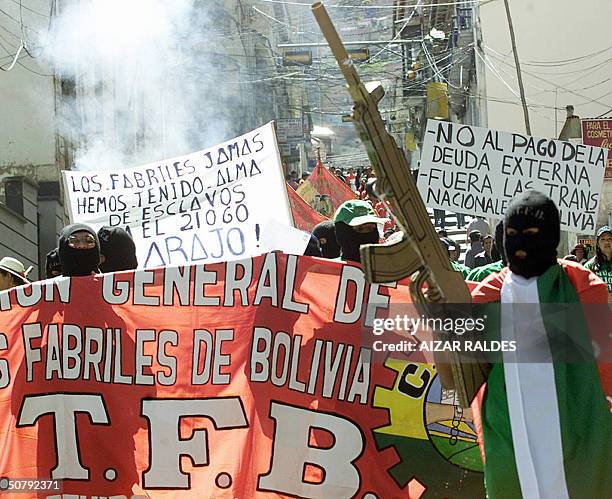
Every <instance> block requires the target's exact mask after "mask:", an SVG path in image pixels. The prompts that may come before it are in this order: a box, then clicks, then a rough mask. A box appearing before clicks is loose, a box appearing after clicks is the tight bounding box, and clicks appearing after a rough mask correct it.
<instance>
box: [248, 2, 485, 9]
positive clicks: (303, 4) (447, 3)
mask: <svg viewBox="0 0 612 499" xmlns="http://www.w3.org/2000/svg"><path fill="white" fill-rule="evenodd" d="M256 1H257V2H263V3H277V4H284V5H297V6H300V7H309V8H310V7H312V4H310V3H301V2H290V1H287V0H256ZM481 2H482V3H484V0H464V1H457V2H444V3H430V4H424V5H421V7H446V6H454V5H471V6H473V5H477V4H479V3H481ZM486 3H488V1H487V2H486ZM404 7H407V8H410V7H413V5H405V6H404ZM325 8H326V9H366V10H367V9H381V10H382V9H396V8H397V6H396V5H342V4H333V5H331V4H330V5H325Z"/></svg>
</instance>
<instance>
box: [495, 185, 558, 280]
mask: <svg viewBox="0 0 612 499" xmlns="http://www.w3.org/2000/svg"><path fill="white" fill-rule="evenodd" d="M504 227H505V230H504V250H505V252H506V258H507V259H508V264H509V267H510V270H511V271H512V272H514V273H515V274H518V275H520V276H522V277H525V278H530V277H536V276H539V275H542V274H543V273H544V272H546V270H547V269H548V268H549V267H550V266H551V265H554V264H555V263H556V262H557V246H558V245H559V240H560V238H561V228H560V220H559V210H558V209H557V207H556V206H555V203H554V202H553V200H552V199H550V198H549V197H548V196H545V195H544V194H542V193H541V192H538V191H527V192H524V193H522V194H519V195H518V196H516V197H515V198H514V199H512V201H510V204H509V205H508V209H507V210H506V216H505V218H504ZM530 227H537V228H538V229H539V232H538V233H537V234H531V235H530V234H524V233H523V231H524V230H525V229H528V228H530ZM510 228H512V229H514V230H516V232H517V233H516V235H514V236H509V235H508V229H510ZM518 250H523V251H524V252H525V253H527V256H526V257H525V258H519V257H517V256H516V252H517V251H518Z"/></svg>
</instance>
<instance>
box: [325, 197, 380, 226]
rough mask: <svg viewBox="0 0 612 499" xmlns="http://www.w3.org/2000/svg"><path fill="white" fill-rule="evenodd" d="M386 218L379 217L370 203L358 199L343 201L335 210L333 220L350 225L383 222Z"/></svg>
mask: <svg viewBox="0 0 612 499" xmlns="http://www.w3.org/2000/svg"><path fill="white" fill-rule="evenodd" d="M387 221H388V219H387V218H379V217H377V216H376V212H375V211H374V208H372V205H371V204H370V203H368V202H367V201H360V200H358V199H355V200H351V201H345V202H344V203H342V204H341V205H340V206H339V207H338V209H337V210H336V214H335V215H334V222H344V223H345V224H347V225H350V226H351V227H356V226H358V225H364V224H384V223H385V222H387Z"/></svg>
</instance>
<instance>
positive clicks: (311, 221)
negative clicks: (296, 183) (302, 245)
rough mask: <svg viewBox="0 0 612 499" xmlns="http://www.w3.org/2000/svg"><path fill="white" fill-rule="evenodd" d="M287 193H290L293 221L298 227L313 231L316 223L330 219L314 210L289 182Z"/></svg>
mask: <svg viewBox="0 0 612 499" xmlns="http://www.w3.org/2000/svg"><path fill="white" fill-rule="evenodd" d="M287 194H288V195H289V205H290V206H291V214H292V215H293V222H294V223H295V226H296V227H297V228H298V229H300V230H304V231H306V232H312V229H313V228H314V226H315V225H317V224H319V223H321V222H324V221H325V220H327V219H328V218H327V217H325V216H323V215H321V214H320V213H319V212H317V211H315V210H313V209H312V207H311V206H310V205H309V204H308V203H307V202H306V201H304V200H303V199H302V198H301V197H300V195H299V194H298V193H297V192H295V189H293V187H291V186H290V185H289V184H287Z"/></svg>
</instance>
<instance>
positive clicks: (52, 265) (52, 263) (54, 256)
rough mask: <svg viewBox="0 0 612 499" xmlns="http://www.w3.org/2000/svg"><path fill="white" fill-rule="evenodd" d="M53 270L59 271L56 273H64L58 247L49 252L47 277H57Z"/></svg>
mask: <svg viewBox="0 0 612 499" xmlns="http://www.w3.org/2000/svg"><path fill="white" fill-rule="evenodd" d="M53 272H58V274H56V275H62V264H61V262H60V257H59V250H58V249H57V248H55V249H52V250H51V251H49V253H47V259H46V261H45V277H46V278H47V279H51V278H52V277H55V275H53Z"/></svg>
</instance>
